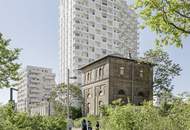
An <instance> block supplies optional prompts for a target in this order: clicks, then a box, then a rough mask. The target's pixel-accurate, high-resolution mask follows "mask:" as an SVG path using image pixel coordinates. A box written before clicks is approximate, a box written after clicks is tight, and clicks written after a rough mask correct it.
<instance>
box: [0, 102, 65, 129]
mask: <svg viewBox="0 0 190 130" xmlns="http://www.w3.org/2000/svg"><path fill="white" fill-rule="evenodd" d="M0 128H1V130H66V121H65V117H63V116H56V117H55V116H51V117H42V116H33V117H30V116H28V115H27V114H26V113H17V112H15V111H14V110H13V107H12V105H11V104H8V105H6V106H1V107H0Z"/></svg>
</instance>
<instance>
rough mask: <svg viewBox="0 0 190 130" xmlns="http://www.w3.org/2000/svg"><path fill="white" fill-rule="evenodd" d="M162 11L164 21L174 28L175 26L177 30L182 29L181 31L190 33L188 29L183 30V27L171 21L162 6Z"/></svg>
mask: <svg viewBox="0 0 190 130" xmlns="http://www.w3.org/2000/svg"><path fill="white" fill-rule="evenodd" d="M163 13H164V16H163V20H164V22H165V23H167V24H169V25H171V26H173V27H174V28H176V29H178V30H180V31H182V32H184V33H186V34H190V31H188V30H185V29H184V28H181V27H179V26H177V25H176V24H174V23H173V22H171V21H169V19H168V17H167V15H166V11H165V10H164V8H163Z"/></svg>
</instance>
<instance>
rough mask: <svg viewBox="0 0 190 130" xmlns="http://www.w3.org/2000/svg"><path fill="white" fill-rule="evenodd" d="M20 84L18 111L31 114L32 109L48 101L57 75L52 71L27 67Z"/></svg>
mask: <svg viewBox="0 0 190 130" xmlns="http://www.w3.org/2000/svg"><path fill="white" fill-rule="evenodd" d="M21 77H22V78H21V80H20V81H19V83H18V86H17V88H18V94H17V102H18V103H17V110H18V111H20V112H28V113H30V111H31V109H32V108H34V107H36V105H38V104H40V103H41V102H43V101H47V100H48V99H49V97H50V93H51V90H52V88H53V87H55V85H56V83H55V74H54V73H52V70H51V69H48V68H41V67H34V66H27V67H26V69H25V70H23V71H22V73H21Z"/></svg>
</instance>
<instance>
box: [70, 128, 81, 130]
mask: <svg viewBox="0 0 190 130" xmlns="http://www.w3.org/2000/svg"><path fill="white" fill-rule="evenodd" d="M72 130H81V128H73V129H72Z"/></svg>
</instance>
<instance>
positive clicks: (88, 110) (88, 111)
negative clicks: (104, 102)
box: [86, 103, 90, 113]
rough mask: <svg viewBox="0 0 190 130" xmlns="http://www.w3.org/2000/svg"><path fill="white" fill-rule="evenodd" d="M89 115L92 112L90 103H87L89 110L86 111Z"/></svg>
mask: <svg viewBox="0 0 190 130" xmlns="http://www.w3.org/2000/svg"><path fill="white" fill-rule="evenodd" d="M86 112H87V113H89V112H90V103H87V110H86Z"/></svg>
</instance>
